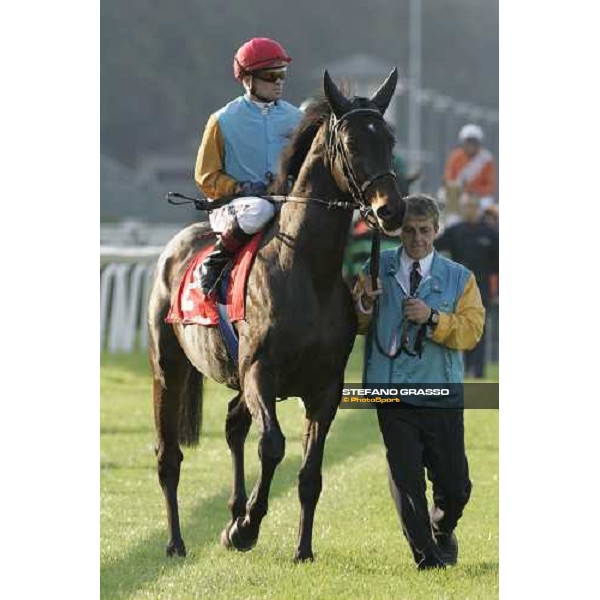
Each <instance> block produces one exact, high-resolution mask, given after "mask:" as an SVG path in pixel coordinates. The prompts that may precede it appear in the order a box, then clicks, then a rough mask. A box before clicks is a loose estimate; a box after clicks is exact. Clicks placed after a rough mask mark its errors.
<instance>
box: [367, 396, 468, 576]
mask: <svg viewBox="0 0 600 600" xmlns="http://www.w3.org/2000/svg"><path fill="white" fill-rule="evenodd" d="M404 406H405V408H403V409H386V408H378V409H377V417H378V419H379V428H380V430H381V433H382V435H383V441H384V443H385V447H386V450H387V461H388V467H389V485H390V491H391V493H392V497H393V499H394V502H395V503H396V510H397V511H398V516H399V517H400V522H401V524H402V531H403V532H404V535H405V537H406V539H407V540H408V543H409V545H410V548H411V550H412V553H413V556H414V559H415V562H416V563H417V564H420V563H421V562H424V564H428V565H431V564H434V565H435V564H440V563H441V562H442V557H441V555H440V551H439V549H438V547H437V544H436V542H435V539H434V533H446V534H448V533H451V532H452V531H453V530H454V528H455V527H456V524H457V522H458V520H459V519H460V517H461V516H462V513H463V509H464V507H465V506H466V504H467V502H468V501H469V498H470V496H471V481H470V479H469V466H468V462H467V457H466V454H465V441H464V421H463V411H462V409H442V408H434V409H424V408H417V407H410V406H408V405H404ZM425 469H427V476H428V479H429V481H431V483H432V487H433V507H432V510H431V513H429V511H428V509H427V498H426V495H425V491H426V483H425Z"/></svg>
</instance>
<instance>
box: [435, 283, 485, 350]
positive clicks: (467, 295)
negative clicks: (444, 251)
mask: <svg viewBox="0 0 600 600" xmlns="http://www.w3.org/2000/svg"><path fill="white" fill-rule="evenodd" d="M484 322H485V308H483V304H482V302H481V294H480V293H479V288H478V287H477V283H476V282H475V276H474V275H473V273H471V275H470V276H469V279H468V281H467V284H466V285H465V289H464V291H463V293H462V296H461V297H460V298H459V300H458V303H457V305H456V312H454V313H443V312H440V320H439V322H438V324H437V327H436V328H435V329H434V330H433V333H432V334H431V339H432V340H433V341H434V342H437V343H438V344H442V345H443V346H447V347H448V348H454V349H455V350H472V349H473V348H474V347H475V346H476V345H477V342H478V341H479V340H480V339H481V335H482V334H483V325H484Z"/></svg>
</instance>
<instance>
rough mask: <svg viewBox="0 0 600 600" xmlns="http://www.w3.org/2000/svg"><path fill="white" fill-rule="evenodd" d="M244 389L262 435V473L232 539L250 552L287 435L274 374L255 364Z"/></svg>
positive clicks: (260, 454)
mask: <svg viewBox="0 0 600 600" xmlns="http://www.w3.org/2000/svg"><path fill="white" fill-rule="evenodd" d="M243 389H244V400H245V402H246V405H247V407H248V409H249V410H250V412H251V414H252V417H253V419H254V421H255V423H256V425H257V427H258V431H259V436H260V438H259V442H258V456H259V459H260V475H259V478H258V481H257V482H256V485H255V486H254V489H253V490H252V494H251V495H250V500H249V501H248V504H247V506H246V515H245V517H240V518H238V519H237V521H236V522H235V523H234V524H233V526H232V527H231V530H230V532H229V541H230V542H231V544H232V546H234V547H235V548H236V549H237V550H241V551H246V550H250V549H252V548H253V547H254V546H255V545H256V542H257V541H258V534H259V530H260V524H261V522H262V520H263V518H264V516H265V515H266V514H267V510H268V506H269V490H270V489H271V482H272V481H273V475H274V474H275V469H276V468H277V465H278V464H279V463H280V462H281V460H282V459H283V456H284V454H285V437H284V436H283V433H282V432H281V428H280V427H279V423H278V421H277V414H276V412H275V389H274V385H273V377H272V375H271V373H270V372H269V371H268V370H267V369H265V368H264V367H263V366H262V365H261V364H260V363H258V362H257V363H254V364H253V365H252V366H251V367H250V369H249V370H248V371H247V374H246V376H245V378H244V386H243Z"/></svg>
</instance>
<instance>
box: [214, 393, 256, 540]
mask: <svg viewBox="0 0 600 600" xmlns="http://www.w3.org/2000/svg"><path fill="white" fill-rule="evenodd" d="M251 423H252V417H251V415H250V412H249V411H248V408H247V407H246V404H245V403H244V401H243V399H242V395H241V393H239V394H237V395H236V396H235V397H234V398H233V400H231V402H230V403H229V406H228V410H227V418H226V420H225V438H226V439H227V445H228V446H229V450H230V452H231V459H232V462H233V489H232V492H231V496H230V498H229V502H228V506H229V510H230V511H231V521H230V522H229V523H228V524H227V525H226V527H225V529H224V530H223V532H222V533H221V542H222V544H223V545H224V546H226V547H227V548H230V547H231V542H230V541H229V531H230V529H231V527H232V525H233V524H234V523H235V522H236V520H237V519H238V518H239V517H243V516H244V515H245V514H246V502H247V500H248V498H247V496H246V482H245V478H244V443H245V441H246V436H247V435H248V430H249V429H250V424H251Z"/></svg>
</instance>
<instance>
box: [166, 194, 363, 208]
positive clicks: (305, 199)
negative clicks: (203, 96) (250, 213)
mask: <svg viewBox="0 0 600 600" xmlns="http://www.w3.org/2000/svg"><path fill="white" fill-rule="evenodd" d="M241 197H242V196H224V197H223V198H219V200H205V199H202V198H193V197H191V196H185V195H184V194H179V193H178V192H168V193H167V195H166V199H167V202H168V203H169V204H173V205H174V206H182V205H184V204H193V205H194V207H195V208H196V210H204V211H206V212H211V211H213V210H216V209H218V208H221V207H222V206H225V205H226V204H229V203H230V202H231V201H232V200H234V199H236V198H241ZM257 197H258V198H263V199H264V200H267V201H268V202H271V203H273V204H286V203H288V202H291V203H296V204H310V203H314V204H320V205H321V206H325V207H326V208H327V210H330V209H332V208H339V209H341V210H355V209H357V208H360V206H358V205H357V204H356V203H355V202H346V201H344V200H323V199H322V198H315V197H313V196H279V195H274V196H270V195H266V194H261V195H260V196H257ZM174 198H182V199H183V200H184V202H176V201H175V200H174Z"/></svg>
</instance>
